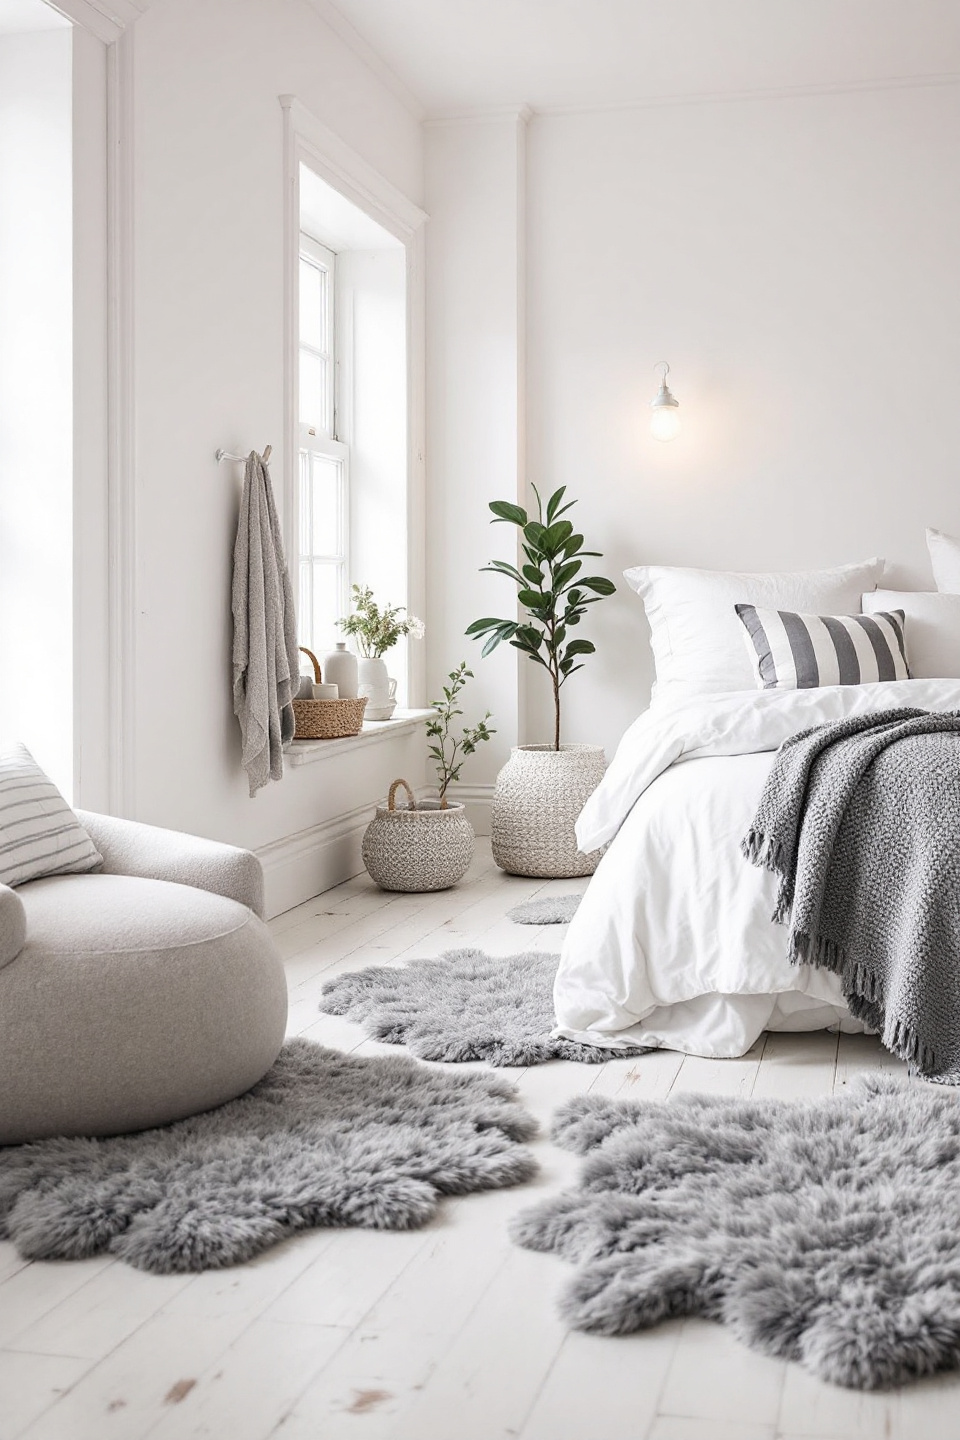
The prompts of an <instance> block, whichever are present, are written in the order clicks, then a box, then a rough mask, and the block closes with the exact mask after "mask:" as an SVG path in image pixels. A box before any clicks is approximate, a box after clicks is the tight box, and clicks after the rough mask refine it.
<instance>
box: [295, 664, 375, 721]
mask: <svg viewBox="0 0 960 1440" xmlns="http://www.w3.org/2000/svg"><path fill="white" fill-rule="evenodd" d="M300 649H301V650H302V651H303V653H304V655H306V656H307V657H308V658H309V660H310V662H311V664H312V665H313V677H314V683H315V684H317V685H319V684H320V683H321V677H320V661H319V660H318V659H317V657H316V655H314V653H313V651H312V650H308V649H307V647H306V646H305V645H301V646H300ZM366 708H367V697H366V695H364V696H362V697H361V698H360V699H359V700H294V702H293V715H294V720H295V721H296V729H295V731H294V734H293V738H294V740H343V739H345V738H346V737H347V736H348V735H359V734H360V727H361V726H362V724H363V712H364V710H366Z"/></svg>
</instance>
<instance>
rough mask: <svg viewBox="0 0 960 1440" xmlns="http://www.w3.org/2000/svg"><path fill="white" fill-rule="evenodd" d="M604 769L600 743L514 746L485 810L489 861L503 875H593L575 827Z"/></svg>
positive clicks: (595, 860)
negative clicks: (496, 866)
mask: <svg viewBox="0 0 960 1440" xmlns="http://www.w3.org/2000/svg"><path fill="white" fill-rule="evenodd" d="M606 767H607V762H606V757H605V755H604V753H603V747H602V746H600V745H562V746H561V747H560V749H559V750H554V749H553V748H552V746H549V745H518V746H514V748H513V750H512V751H511V752H510V759H509V760H508V761H507V763H506V765H504V767H503V769H502V770H501V771H500V774H499V775H498V776H497V784H496V788H495V790H494V792H493V804H492V807H491V812H490V828H491V842H492V846H493V858H494V860H495V861H496V863H497V864H498V865H499V866H500V869H501V870H505V871H506V872H507V874H508V875H536V876H548V875H549V876H551V877H555V878H559V877H569V876H573V875H592V874H593V872H594V870H596V868H597V865H598V864H599V863H600V856H601V854H602V851H600V850H594V851H592V852H591V853H590V854H589V855H584V854H583V852H582V851H580V850H579V849H578V848H577V837H576V834H575V832H574V826H575V825H576V822H577V817H578V816H579V814H580V811H581V810H582V809H583V807H584V805H585V804H586V802H587V800H588V799H589V798H590V796H591V795H592V794H593V792H594V790H596V788H597V786H598V785H599V784H600V781H601V780H602V779H603V772H604V770H605V769H606Z"/></svg>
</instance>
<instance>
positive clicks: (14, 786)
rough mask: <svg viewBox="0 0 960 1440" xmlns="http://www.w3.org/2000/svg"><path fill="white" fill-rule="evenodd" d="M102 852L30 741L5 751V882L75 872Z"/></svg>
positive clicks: (1, 834)
mask: <svg viewBox="0 0 960 1440" xmlns="http://www.w3.org/2000/svg"><path fill="white" fill-rule="evenodd" d="M102 864H103V856H102V855H101V854H100V852H99V850H98V849H97V847H96V846H95V845H94V843H93V841H92V840H91V839H90V836H89V835H88V834H87V832H86V830H84V828H83V826H82V825H81V824H80V821H79V820H78V819H77V817H76V815H74V813H73V811H72V810H71V809H70V806H69V805H68V804H67V802H66V800H64V798H63V796H62V795H61V794H60V791H59V790H58V789H57V787H56V785H54V783H53V781H52V780H48V779H47V777H46V775H44V773H43V771H42V770H41V769H40V766H39V765H38V764H37V762H36V760H34V758H33V756H32V755H31V754H30V751H29V750H28V749H27V747H26V746H25V745H7V746H4V748H3V749H2V750H0V881H2V882H3V884H4V885H23V884H24V883H25V882H26V881H27V880H38V879H39V878H40V877H41V876H42V875H74V874H77V873H78V872H80V871H82V870H93V869H94V868H95V867H96V866H97V865H102Z"/></svg>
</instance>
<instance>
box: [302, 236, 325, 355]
mask: <svg viewBox="0 0 960 1440" xmlns="http://www.w3.org/2000/svg"><path fill="white" fill-rule="evenodd" d="M326 310H327V272H326V270H321V269H320V268H319V267H318V266H317V265H311V264H310V262H309V260H304V259H303V258H302V257H301V260H300V343H301V345H310V346H312V347H313V349H314V350H324V351H329V348H330V347H329V345H328V344H327V315H326Z"/></svg>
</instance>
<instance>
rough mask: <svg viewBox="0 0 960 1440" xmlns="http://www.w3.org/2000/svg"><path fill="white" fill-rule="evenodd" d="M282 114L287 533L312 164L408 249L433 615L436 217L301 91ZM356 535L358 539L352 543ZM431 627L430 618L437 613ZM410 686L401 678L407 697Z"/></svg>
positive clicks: (421, 502)
mask: <svg viewBox="0 0 960 1440" xmlns="http://www.w3.org/2000/svg"><path fill="white" fill-rule="evenodd" d="M277 100H278V104H279V106H280V109H281V112H282V115H283V397H284V403H283V423H284V436H283V439H284V444H283V530H284V542H285V545H286V550H287V553H288V554H289V555H293V554H294V553H296V546H297V545H298V540H299V525H298V518H297V505H298V492H299V457H298V418H299V408H298V406H299V400H298V393H297V386H298V364H297V338H298V306H299V297H298V275H299V240H300V233H301V231H302V229H303V218H304V217H303V213H302V207H301V173H302V171H303V170H310V171H312V173H313V174H314V175H316V176H317V177H319V179H321V180H322V181H324V183H325V184H327V185H329V186H330V187H331V188H332V189H334V190H336V191H337V192H338V194H340V195H341V196H343V198H344V199H346V200H348V201H349V202H350V203H351V204H353V205H356V206H357V207H358V208H359V209H360V210H362V211H364V213H365V214H367V215H369V217H370V218H371V219H372V220H374V221H376V223H377V224H378V225H381V226H383V228H384V229H385V230H387V231H389V233H390V234H391V235H393V236H394V237H395V238H396V239H397V240H399V241H400V243H401V245H402V246H403V249H404V254H405V270H406V296H405V306H406V354H407V365H406V375H407V401H406V412H407V444H406V470H405V484H406V514H407V523H406V526H405V531H404V538H403V542H402V553H403V555H404V560H405V565H406V576H407V581H406V586H405V589H406V597H407V600H406V603H407V605H408V606H409V608H410V609H411V610H412V611H413V613H414V614H416V615H424V616H426V615H427V609H428V607H427V601H426V592H427V576H426V530H427V525H426V459H425V457H426V403H425V400H426V297H425V284H424V272H425V262H426V255H425V251H426V244H425V231H426V223H427V218H428V217H427V213H426V211H425V210H422V209H421V208H420V206H419V205H416V204H414V202H413V201H411V200H410V199H409V197H408V196H407V195H405V194H404V193H403V192H402V191H401V190H400V189H398V188H397V186H396V185H394V184H393V183H392V182H391V181H389V180H387V179H386V178H385V177H384V175H383V174H382V173H381V172H380V171H378V170H377V169H376V168H375V167H374V166H373V165H371V164H370V162H369V161H368V160H367V159H366V158H365V157H363V156H361V155H360V154H359V153H358V152H357V151H356V150H354V149H352V148H351V147H350V146H349V145H348V144H346V142H345V141H344V140H343V139H342V138H341V137H340V136H339V135H338V134H337V133H336V132H335V131H333V130H331V129H330V127H329V126H328V125H326V124H324V123H323V121H322V120H320V119H319V117H318V116H317V115H315V114H314V113H313V112H312V111H311V110H310V109H309V108H308V107H307V106H306V105H304V104H303V102H302V101H301V100H300V99H298V97H297V96H296V95H295V94H285V95H280V96H278V97H277ZM354 539H355V537H351V544H353V542H354ZM427 618H428V623H429V617H427ZM405 669H406V681H407V684H406V695H405V697H404V698H405V702H406V703H407V704H408V705H413V706H420V705H425V704H426V703H427V696H428V689H427V683H426V647H425V646H423V645H412V646H410V647H409V648H408V650H407V654H406V664H405ZM402 693H403V685H402V682H401V694H402Z"/></svg>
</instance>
